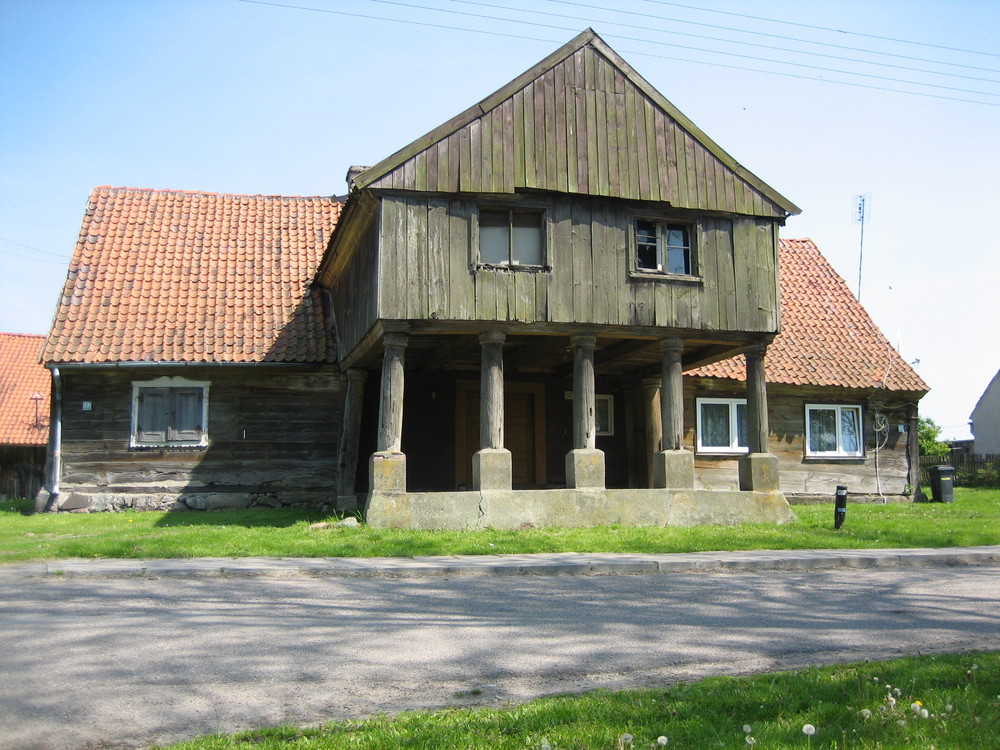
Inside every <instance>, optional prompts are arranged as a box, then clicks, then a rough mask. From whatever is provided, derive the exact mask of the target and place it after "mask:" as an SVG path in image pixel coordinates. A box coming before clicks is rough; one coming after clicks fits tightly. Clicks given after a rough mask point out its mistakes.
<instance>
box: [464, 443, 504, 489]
mask: <svg viewBox="0 0 1000 750" xmlns="http://www.w3.org/2000/svg"><path fill="white" fill-rule="evenodd" d="M512 476H513V468H512V464H511V457H510V451H509V450H507V449H506V448H481V449H480V450H478V451H476V452H475V453H474V454H473V456H472V489H474V490H509V489H510V487H511V477H512Z"/></svg>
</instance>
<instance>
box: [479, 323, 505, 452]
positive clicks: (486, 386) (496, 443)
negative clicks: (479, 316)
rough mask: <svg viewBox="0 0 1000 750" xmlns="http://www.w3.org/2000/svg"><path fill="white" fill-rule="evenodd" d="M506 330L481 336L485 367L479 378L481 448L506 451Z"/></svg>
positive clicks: (483, 364) (482, 368)
mask: <svg viewBox="0 0 1000 750" xmlns="http://www.w3.org/2000/svg"><path fill="white" fill-rule="evenodd" d="M504 338H505V336H504V333H503V331H488V332H486V333H482V334H480V335H479V343H480V345H481V346H482V349H483V351H482V367H481V371H480V376H479V388H480V399H479V447H480V448H503V342H504Z"/></svg>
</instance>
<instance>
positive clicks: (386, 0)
mask: <svg viewBox="0 0 1000 750" xmlns="http://www.w3.org/2000/svg"><path fill="white" fill-rule="evenodd" d="M370 1H371V2H373V3H380V4H382V5H396V6H399V7H401V8H411V9H414V10H429V11H432V12H435V13H449V14H452V15H458V16H468V17H471V18H480V19H484V20H487V21H504V22H506V23H516V24H522V25H525V26H538V27H541V28H545V29H556V30H559V31H575V29H573V28H570V27H567V26H555V25H553V24H547V23H538V22H536V21H522V20H520V19H516V18H504V17H502V16H490V15H484V14H482V13H470V12H468V11H462V10H449V9H447V8H434V7H431V6H427V5H417V4H414V3H405V2H402V0H370ZM472 4H473V5H483V3H479V2H473V3H472ZM489 7H497V6H495V5H494V6H489ZM545 15H552V14H545ZM608 36H609V37H611V38H613V39H625V40H627V41H630V42H643V43H645V44H658V45H661V46H663V47H674V48H676V49H686V50H691V51H692V52H704V53H707V54H710V55H725V56H727V57H738V58H741V59H744V60H754V61H756V62H767V63H774V64H776V65H793V66H795V67H797V68H809V69H810V70H819V71H822V72H824V73H839V74H841V75H850V76H858V77H860V78H871V79H874V80H879V81H889V82H891V83H905V84H909V85H911V86H926V87H927V88H934V89H941V90H943V91H955V92H958V93H961V94H975V95H976V96H997V97H1000V94H997V93H992V92H989V91H979V90H977V89H963V88H958V87H957V86H944V85H942V84H937V83H924V82H923V81H911V80H908V79H906V78H892V77H891V76H880V75H876V74H874V73H855V72H853V71H850V70H840V69H839V68H827V67H824V66H822V65H809V64H808V63H797V62H787V61H785V60H775V59H773V58H768V57H757V56H756V55H744V54H740V53H738V52H720V51H718V50H712V49H705V48H704V47H692V46H690V45H687V44H674V43H672V42H662V41H657V40H655V39H642V38H640V37H634V36H625V35H623V34H608Z"/></svg>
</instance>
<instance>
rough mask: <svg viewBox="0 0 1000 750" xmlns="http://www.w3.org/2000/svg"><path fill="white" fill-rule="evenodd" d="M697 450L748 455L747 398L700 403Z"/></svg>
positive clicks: (702, 399) (698, 403)
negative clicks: (746, 453)
mask: <svg viewBox="0 0 1000 750" xmlns="http://www.w3.org/2000/svg"><path fill="white" fill-rule="evenodd" d="M697 422H698V425H697V430H698V433H697V434H698V451H700V452H704V453H745V452H746V451H748V450H749V449H750V431H749V428H748V426H747V425H748V423H747V400H746V399H745V398H699V399H698V400H697Z"/></svg>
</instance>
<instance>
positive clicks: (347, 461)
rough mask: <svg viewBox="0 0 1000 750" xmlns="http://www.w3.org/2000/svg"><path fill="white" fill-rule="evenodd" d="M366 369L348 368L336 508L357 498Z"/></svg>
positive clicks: (346, 507) (353, 503) (345, 507)
mask: <svg viewBox="0 0 1000 750" xmlns="http://www.w3.org/2000/svg"><path fill="white" fill-rule="evenodd" d="M367 377H368V371H367V370H358V369H350V370H348V371H347V394H346V396H345V398H344V423H343V427H342V429H341V434H340V450H339V451H338V460H337V469H338V472H339V476H338V486H337V496H338V502H337V509H338V510H351V509H353V508H354V507H355V506H356V504H357V500H356V499H355V496H354V478H355V475H356V474H357V471H358V436H359V435H360V433H361V405H362V403H363V401H364V395H365V379H366V378H367Z"/></svg>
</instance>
